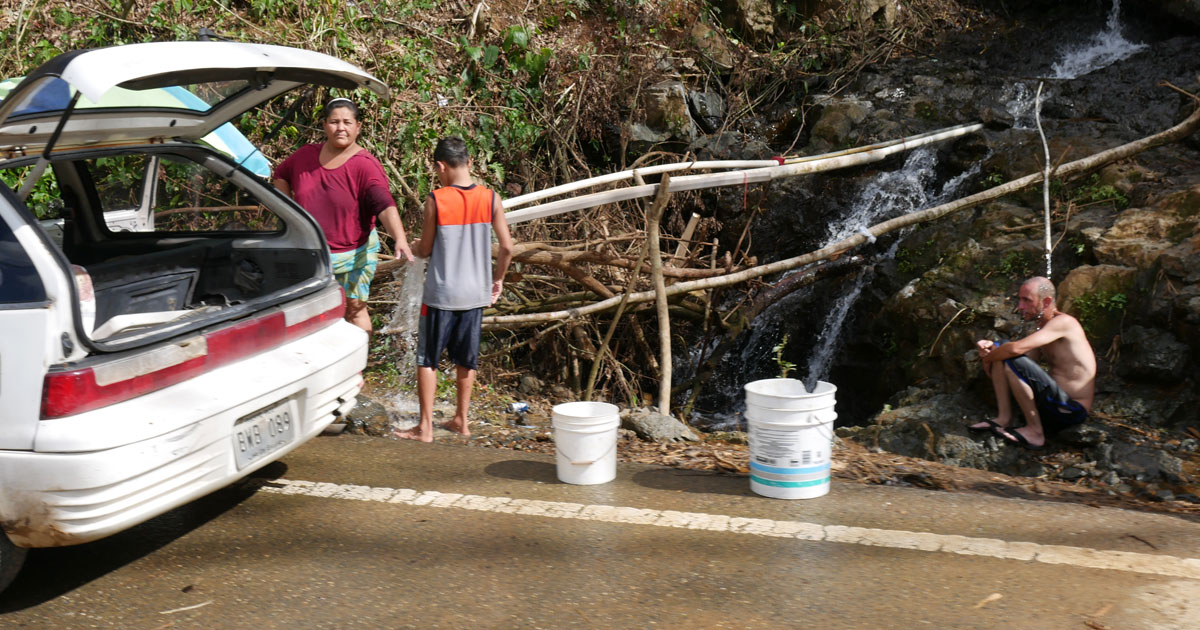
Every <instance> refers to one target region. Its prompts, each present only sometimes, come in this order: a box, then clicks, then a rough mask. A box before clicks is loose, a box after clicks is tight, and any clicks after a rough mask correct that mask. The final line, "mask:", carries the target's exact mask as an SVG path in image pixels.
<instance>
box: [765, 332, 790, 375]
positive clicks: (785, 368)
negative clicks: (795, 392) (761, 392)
mask: <svg viewBox="0 0 1200 630" xmlns="http://www.w3.org/2000/svg"><path fill="white" fill-rule="evenodd" d="M787 342H788V336H787V334H784V335H783V339H782V340H780V342H779V344H777V345H776V346H775V347H774V348H771V352H773V353H775V366H776V367H778V368H779V378H787V377H788V374H789V373H790V372H791V371H792V370H794V369H796V364H795V363H792V362H791V361H788V360H786V359H784V358H783V351H784V350H785V349H787Z"/></svg>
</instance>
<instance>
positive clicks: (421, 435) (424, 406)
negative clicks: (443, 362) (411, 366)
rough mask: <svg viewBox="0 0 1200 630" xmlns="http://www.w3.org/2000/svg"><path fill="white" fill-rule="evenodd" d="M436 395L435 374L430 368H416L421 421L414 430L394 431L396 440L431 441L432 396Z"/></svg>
mask: <svg viewBox="0 0 1200 630" xmlns="http://www.w3.org/2000/svg"><path fill="white" fill-rule="evenodd" d="M436 393H437V372H435V371H434V369H433V368H430V367H418V368H417V400H418V401H420V403H421V421H420V422H418V423H417V426H416V428H414V429H409V430H407V431H395V432H394V433H395V435H396V437H398V438H402V439H405V440H418V441H421V442H432V441H433V396H434V394H436Z"/></svg>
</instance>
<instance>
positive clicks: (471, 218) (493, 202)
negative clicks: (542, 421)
mask: <svg viewBox="0 0 1200 630" xmlns="http://www.w3.org/2000/svg"><path fill="white" fill-rule="evenodd" d="M433 163H434V170H435V171H436V172H437V177H438V182H439V183H440V184H441V185H442V187H441V188H438V189H437V190H434V191H433V192H431V193H429V198H428V199H426V200H425V219H424V224H423V225H424V227H423V229H422V231H421V238H419V239H417V240H415V241H413V243H412V251H413V254H414V255H416V256H419V257H421V258H428V259H429V264H428V267H427V269H426V272H425V293H424V295H423V298H422V300H421V302H422V303H421V317H420V325H419V327H418V331H417V398H418V399H419V400H420V404H421V421H420V423H419V424H418V425H417V426H416V427H415V428H413V429H410V430H408V431H396V432H395V433H396V437H399V438H404V439H409V440H420V441H422V442H432V441H433V398H434V393H435V392H436V390H437V366H438V360H439V359H440V358H441V355H442V352H443V350H444V351H446V352H447V353H448V355H449V357H450V360H451V361H453V362H454V364H455V366H456V369H457V374H456V380H455V385H456V388H457V403H456V406H455V411H454V419H453V420H451V421H450V422H447V423H446V424H445V425H443V426H444V427H445V428H446V429H447V430H449V431H454V432H456V433H459V434H461V435H470V434H471V431H470V430H469V429H468V428H467V409H468V407H469V406H470V404H471V388H472V387H473V386H474V384H475V370H476V368H478V362H479V337H480V332H481V330H482V322H483V309H484V307H487V306H491V305H492V304H495V303H496V300H497V299H499V297H500V293H501V291H502V290H503V288H504V274H505V273H506V272H507V271H508V265H509V263H510V262H512V253H513V241H512V236H511V235H510V234H509V231H508V222H507V221H506V220H505V219H504V208H503V207H502V206H501V205H500V197H499V196H498V195H496V193H495V192H493V191H491V190H489V189H487V188H484V187H483V186H478V185H476V184H475V182H474V181H473V180H472V179H471V157H470V155H469V154H468V152H467V145H466V143H465V142H464V141H463V140H462V139H461V138H457V137H449V138H443V139H442V140H441V141H439V142H438V144H437V147H436V148H435V149H434V151H433ZM493 232H494V233H495V235H496V241H497V244H498V249H497V254H496V264H495V266H494V267H493V265H492V233H493Z"/></svg>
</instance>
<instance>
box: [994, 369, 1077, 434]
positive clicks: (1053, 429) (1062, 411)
mask: <svg viewBox="0 0 1200 630" xmlns="http://www.w3.org/2000/svg"><path fill="white" fill-rule="evenodd" d="M1004 364H1005V365H1007V366H1008V367H1009V368H1010V369H1011V370H1012V371H1013V373H1014V374H1016V375H1017V378H1019V379H1021V381H1022V382H1023V383H1025V384H1026V385H1028V386H1029V387H1030V389H1032V390H1033V402H1034V404H1035V405H1036V406H1037V410H1038V416H1040V417H1041V419H1042V428H1043V430H1044V431H1045V432H1046V433H1057V432H1059V431H1062V430H1063V429H1065V428H1067V427H1069V426H1072V425H1076V424H1079V423H1081V422H1083V421H1084V420H1087V415H1088V413H1087V409H1084V408H1083V405H1081V404H1080V403H1079V401H1076V400H1072V399H1071V397H1070V396H1068V395H1067V393H1066V392H1064V391H1063V389H1062V388H1061V387H1059V386H1058V383H1056V382H1054V379H1053V378H1051V376H1050V375H1049V374H1047V373H1046V371H1045V370H1043V369H1042V367H1041V366H1040V365H1038V364H1037V362H1036V361H1034V360H1033V359H1030V358H1029V357H1027V356H1024V355H1022V356H1017V357H1013V358H1011V359H1005V360H1004Z"/></svg>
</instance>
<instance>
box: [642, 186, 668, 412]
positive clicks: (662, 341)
mask: <svg viewBox="0 0 1200 630" xmlns="http://www.w3.org/2000/svg"><path fill="white" fill-rule="evenodd" d="M670 187H671V176H670V175H669V174H667V173H663V176H662V180H660V181H659V183H658V197H657V198H656V199H655V201H654V207H652V208H650V212H649V213H647V215H646V237H647V239H648V242H649V244H650V245H649V248H648V250H647V251H648V252H649V254H650V274H651V276H652V277H653V278H654V306H655V310H656V311H658V354H659V362H658V363H659V366H658V373H659V382H658V412H659V413H661V414H662V415H664V416H669V415H671V315H670V312H669V311H668V310H667V284H666V281H664V280H663V273H662V266H663V264H662V250H661V249H660V248H659V233H658V225H659V223H660V222H661V220H662V215H663V210H664V209H665V208H666V207H667V200H668V199H669V198H670V197H671V193H670V191H669V190H670Z"/></svg>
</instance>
